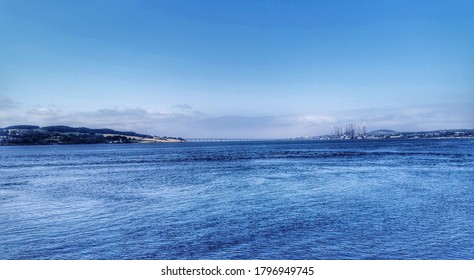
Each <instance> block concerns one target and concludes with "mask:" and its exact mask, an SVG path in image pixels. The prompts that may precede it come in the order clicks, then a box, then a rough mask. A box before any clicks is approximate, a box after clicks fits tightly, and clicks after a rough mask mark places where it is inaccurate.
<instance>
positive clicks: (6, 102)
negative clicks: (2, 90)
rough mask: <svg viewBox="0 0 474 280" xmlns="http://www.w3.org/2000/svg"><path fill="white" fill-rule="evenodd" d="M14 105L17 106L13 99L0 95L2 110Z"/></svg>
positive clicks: (0, 107) (0, 108)
mask: <svg viewBox="0 0 474 280" xmlns="http://www.w3.org/2000/svg"><path fill="white" fill-rule="evenodd" d="M13 107H15V103H14V102H13V100H11V99H10V98H8V97H6V96H2V95H0V111H3V110H6V109H10V108H13Z"/></svg>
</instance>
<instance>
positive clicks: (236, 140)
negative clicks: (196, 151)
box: [184, 138, 294, 142]
mask: <svg viewBox="0 0 474 280" xmlns="http://www.w3.org/2000/svg"><path fill="white" fill-rule="evenodd" d="M184 140H186V141H187V142H267V141H291V140H294V139H291V138H288V139H270V138H185V139H184Z"/></svg>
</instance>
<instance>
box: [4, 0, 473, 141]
mask: <svg viewBox="0 0 474 280" xmlns="http://www.w3.org/2000/svg"><path fill="white" fill-rule="evenodd" d="M473 15H474V2H473V1H468V0H466V1H456V0H454V1H436V0H433V1H375V0H374V1H364V0H361V1H338V0H333V1H328V0H319V1H318V0H314V1H302V0H296V1H283V0H274V1H267V0H255V1H242V0H241V1H231V0H229V1H221V0H216V1H205V0H202V1H192V0H187V1H184V0H182V1H180V0H169V1H149V0H138V1H124V0H113V1H112V0H111V1H102V0H95V1H66V0H62V1H57V0H56V1H48V0H44V1H34V0H32V1H25V0H0V26H1V27H2V28H0V127H3V126H8V125H13V124H37V125H56V124H65V125H71V126H88V127H110V128H116V129H127V130H128V129H131V130H135V131H138V132H142V133H150V134H156V135H170V136H171V135H173V136H182V137H242V138H244V137H297V136H311V135H321V134H327V133H330V131H331V126H333V125H341V124H345V123H347V122H365V123H366V125H367V127H368V129H369V130H375V129H380V128H388V129H395V130H404V131H412V130H431V129H444V128H474V114H473V113H472V111H473V110H472V108H474V36H473V34H474V16H473Z"/></svg>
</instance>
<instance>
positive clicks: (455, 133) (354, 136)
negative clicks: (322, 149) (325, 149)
mask: <svg viewBox="0 0 474 280" xmlns="http://www.w3.org/2000/svg"><path fill="white" fill-rule="evenodd" d="M423 138H428V139H438V138H474V129H442V130H431V131H412V132H400V131H395V130H389V129H380V130H374V131H372V132H368V133H359V132H356V131H355V130H349V131H345V132H341V133H336V134H332V135H322V136H311V137H299V138H296V139H297V140H358V139H423Z"/></svg>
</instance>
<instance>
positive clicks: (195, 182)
mask: <svg viewBox="0 0 474 280" xmlns="http://www.w3.org/2000/svg"><path fill="white" fill-rule="evenodd" d="M473 206H474V141H473V140H467V139H465V140H459V139H458V140H412V141H401V140H399V141H339V142H253V143H252V142H248V143H243V142H241V143H237V142H236V143H178V144H143V145H141V144H129V145H118V144H117V145H78V146H25V147H18V146H17V147H0V259H473V258H474V245H473V244H474V214H473V213H474V210H473V209H474V207H473Z"/></svg>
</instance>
